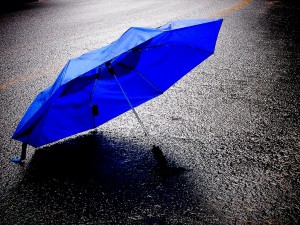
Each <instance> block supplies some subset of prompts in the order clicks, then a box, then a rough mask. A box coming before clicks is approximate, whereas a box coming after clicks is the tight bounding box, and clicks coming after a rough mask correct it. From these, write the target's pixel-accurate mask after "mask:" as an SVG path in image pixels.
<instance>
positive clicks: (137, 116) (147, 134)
mask: <svg viewBox="0 0 300 225" xmlns="http://www.w3.org/2000/svg"><path fill="white" fill-rule="evenodd" d="M113 76H114V78H115V80H116V81H117V83H118V85H119V87H120V89H121V91H122V94H123V95H124V97H125V99H126V100H127V102H128V104H129V106H130V108H131V110H132V112H133V114H134V115H135V117H136V118H137V120H138V122H139V123H140V124H141V126H142V128H143V130H144V132H145V134H146V136H149V133H148V131H147V129H146V127H145V125H144V124H143V122H142V120H141V119H140V117H139V115H138V114H137V112H136V111H135V109H134V107H133V105H132V104H131V102H130V100H129V98H128V96H127V95H126V93H125V91H124V89H123V87H122V85H121V84H120V82H119V80H118V79H117V76H116V74H113Z"/></svg>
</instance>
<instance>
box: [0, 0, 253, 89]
mask: <svg viewBox="0 0 300 225" xmlns="http://www.w3.org/2000/svg"><path fill="white" fill-rule="evenodd" d="M250 1H251V0H243V1H241V2H240V3H238V4H236V5H234V6H233V7H231V8H229V9H225V10H223V11H221V12H218V13H215V14H212V15H210V16H209V18H215V17H222V16H225V15H226V14H229V13H232V12H234V11H236V10H239V9H241V8H242V7H244V6H245V5H247V4H248V3H249V2H250ZM39 77H41V76H37V75H30V76H27V77H26V78H21V79H20V78H18V79H11V80H9V81H6V82H4V83H0V90H3V89H6V88H8V87H10V86H12V85H14V84H18V83H21V82H26V81H30V80H33V79H34V78H39Z"/></svg>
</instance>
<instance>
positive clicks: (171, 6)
mask: <svg viewBox="0 0 300 225" xmlns="http://www.w3.org/2000/svg"><path fill="white" fill-rule="evenodd" d="M296 3H297V2H296V1H283V0H252V1H245V0H244V1H242V0H239V1H238V0H228V1H217V0H214V1H209V2H208V1H200V0H199V1H195V0H186V1H180V0H175V1H161V0H155V1H137V0H126V1H115V0H111V1H100V2H99V1H95V0H88V1H82V0H75V1H71V0H66V1H62V0H40V1H38V2H34V3H28V4H24V5H20V6H18V7H12V8H11V7H10V8H7V9H5V10H2V11H1V15H0V40H1V42H0V49H1V51H0V101H1V104H0V126H1V132H0V224H5V225H6V224H298V223H299V221H300V195H299V194H300V193H299V186H300V164H299V161H300V121H299V116H300V102H299V99H300V98H299V97H300V92H299V90H300V76H299V58H300V57H299V56H300V54H299V52H300V51H299V43H300V42H299V37H300V35H299V27H300V26H299V21H300V20H299V7H298V5H297V4H296ZM214 16H221V17H222V18H224V22H223V25H222V28H221V31H220V34H219V38H218V42H217V46H216V52H215V54H214V55H213V56H211V57H210V58H209V59H207V60H206V61H205V62H203V63H202V64H201V65H199V66H198V67H196V68H195V69H194V70H193V71H191V72H190V73H189V74H187V75H186V76H185V77H184V78H183V79H182V80H180V81H179V82H178V83H176V84H175V85H174V86H173V87H172V88H170V89H169V90H168V91H167V92H166V93H164V94H163V95H161V96H160V97H158V98H156V99H153V100H151V101H149V102H147V103H146V104H144V105H142V106H140V107H138V108H137V109H136V110H137V112H138V113H139V115H140V117H141V119H142V120H143V122H144V124H145V125H146V127H147V129H148V130H149V132H150V134H151V136H152V140H149V139H147V138H146V137H145V136H144V135H143V131H142V129H141V127H140V125H139V124H138V122H137V121H136V119H135V117H134V115H133V114H132V113H131V112H128V113H125V114H123V115H121V116H119V117H117V118H115V119H114V120H112V121H110V122H108V123H106V124H104V125H103V126H100V127H99V128H97V129H96V130H94V131H88V132H86V133H83V134H80V135H77V136H75V137H71V138H69V139H66V140H62V141H60V142H57V143H55V144H53V145H48V146H45V147H42V148H39V149H34V148H31V147H30V148H29V149H28V158H27V160H26V162H25V164H24V165H16V164H13V163H10V162H9V160H10V158H11V157H13V156H15V155H18V154H19V152H20V148H21V144H20V143H19V142H17V141H14V140H12V139H11V135H12V133H13V132H14V130H15V128H16V126H17V124H18V122H19V120H20V119H21V118H22V115H23V114H24V112H25V111H26V109H27V107H28V106H29V104H30V103H31V101H32V100H33V99H34V97H35V96H36V95H37V94H38V93H39V92H40V91H42V90H43V89H44V88H46V87H47V86H49V85H51V84H52V82H53V81H54V80H55V78H56V76H57V74H58V73H59V71H60V70H61V68H62V67H63V66H64V64H65V63H66V61H67V60H68V59H69V58H73V57H77V56H79V55H81V54H83V53H85V52H87V51H89V50H93V49H95V48H99V47H101V46H103V45H106V44H109V43H111V42H112V41H113V40H115V39H116V38H118V37H119V36H120V35H121V34H122V33H123V32H124V31H125V30H127V28H128V27H130V26H149V27H157V26H159V25H162V24H164V23H166V22H168V21H171V20H175V19H190V18H207V17H214ZM153 142H154V144H156V145H159V146H160V148H161V149H162V150H163V152H164V154H165V157H166V158H167V160H168V163H169V166H170V167H172V168H183V169H178V170H175V169H174V170H171V169H170V170H168V171H165V173H159V172H158V170H157V164H156V161H155V160H154V158H153V156H152V154H151V147H152V145H153Z"/></svg>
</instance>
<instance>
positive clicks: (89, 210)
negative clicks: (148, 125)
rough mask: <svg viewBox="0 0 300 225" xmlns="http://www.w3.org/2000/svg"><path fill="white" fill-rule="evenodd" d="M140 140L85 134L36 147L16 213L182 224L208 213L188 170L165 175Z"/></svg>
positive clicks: (36, 218) (37, 218) (30, 217)
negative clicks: (43, 146) (195, 189)
mask: <svg viewBox="0 0 300 225" xmlns="http://www.w3.org/2000/svg"><path fill="white" fill-rule="evenodd" d="M137 143H138V142H135V141H134V140H130V141H127V140H126V139H113V138H111V137H108V136H106V137H105V136H103V135H85V136H82V137H78V138H76V139H74V140H69V141H66V142H64V143H60V144H56V145H53V146H50V147H46V148H42V149H38V150H36V152H35V154H34V156H33V158H32V160H31V162H30V164H29V165H28V168H27V171H26V173H25V176H24V179H23V181H22V182H21V183H20V184H19V186H18V187H17V189H16V190H14V191H15V193H14V199H13V201H16V202H20V204H16V205H15V207H16V208H15V211H16V213H17V214H19V215H20V217H22V215H23V216H24V217H25V218H26V221H27V222H30V223H35V222H39V223H40V222H43V221H44V222H45V221H49V220H50V219H51V220H52V221H53V222H55V221H56V222H58V223H64V222H66V223H70V222H71V223H73V224H74V223H75V224H78V223H82V224H86V223H91V224H103V223H105V224H120V223H125V224H182V223H183V224H184V223H190V222H193V221H194V222H195V221H201V219H203V218H205V215H206V213H207V212H208V211H210V210H211V209H210V208H209V207H208V206H207V202H206V200H205V198H202V197H203V196H199V193H194V191H193V188H192V184H191V183H189V181H188V172H186V173H185V172H182V171H181V170H180V169H179V170H180V172H178V171H177V170H176V167H174V168H173V169H172V168H171V169H170V168H169V169H168V170H167V172H163V174H161V173H160V172H158V170H159V169H158V167H157V162H156V161H155V159H154V158H153V156H152V153H151V151H150V150H151V148H150V149H148V151H147V148H148V146H146V145H145V146H144V145H140V144H137ZM169 164H170V165H171V164H172V162H171V163H169ZM173 164H174V163H173ZM173 170H174V171H173ZM198 191H199V190H198ZM195 196H196V197H195ZM204 206H207V208H206V207H204ZM199 207H200V208H199ZM191 208H192V209H193V210H191ZM194 210H196V211H197V212H198V213H197V214H195V213H192V212H193V211H194ZM14 219H16V218H14ZM23 219H24V218H22V220H23ZM14 222H16V221H15V220H14ZM16 224H17V223H16Z"/></svg>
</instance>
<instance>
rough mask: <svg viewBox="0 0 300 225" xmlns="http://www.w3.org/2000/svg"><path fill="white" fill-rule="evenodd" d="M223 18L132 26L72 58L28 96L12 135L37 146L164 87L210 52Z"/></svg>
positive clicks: (107, 116)
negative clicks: (32, 96) (31, 97)
mask: <svg viewBox="0 0 300 225" xmlns="http://www.w3.org/2000/svg"><path fill="white" fill-rule="evenodd" d="M221 24H222V19H211V20H181V21H174V22H171V23H168V24H166V25H164V26H161V27H159V28H141V27H132V28H130V29H128V30H127V31H126V32H125V33H124V34H123V35H122V36H121V37H120V38H119V39H117V40H116V41H115V42H113V43H111V44H110V45H108V46H105V47H102V48H100V49H96V50H94V51H91V52H88V53H86V54H84V55H82V56H80V57H78V58H75V59H71V60H69V61H68V62H67V64H66V65H65V67H64V68H63V69H62V71H61V72H60V74H59V75H58V77H57V79H56V81H55V82H54V84H53V85H52V86H50V87H49V88H47V89H45V90H44V91H42V92H41V93H40V94H39V95H38V96H37V97H36V98H35V100H34V101H33V102H32V104H31V105H30V107H29V108H28V110H27V112H26V113H25V115H24V117H23V118H22V120H21V122H20V123H19V125H18V127H17V129H16V131H15V132H14V134H13V137H12V138H14V139H16V140H19V141H21V142H23V143H27V144H30V145H32V146H34V147H39V146H42V145H45V144H49V143H52V142H55V141H57V140H60V139H62V138H65V137H68V136H71V135H74V134H77V133H80V132H83V131H86V130H89V129H92V128H95V127H97V126H99V125H101V124H103V123H105V122H107V121H109V120H111V119H113V118H115V117H117V116H118V115H120V114H122V113H124V112H126V111H128V110H130V109H133V107H136V106H138V105H140V104H142V103H144V102H146V101H148V100H150V99H152V98H154V97H156V96H158V95H160V94H162V93H163V92H164V91H166V90H167V89H168V88H169V87H170V86H172V85H173V84H174V83H175V82H177V81H178V80H179V79H180V78H182V77H183V76H184V75H185V74H186V73H188V72H189V71H190V70H192V69H193V68H194V67H196V66H197V65H198V64H200V63H201V62H202V61H203V60H205V59H206V58H208V57H209V56H210V55H212V54H213V52H214V49H215V45H216V40H217V37H218V33H219V30H220V27H221Z"/></svg>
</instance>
